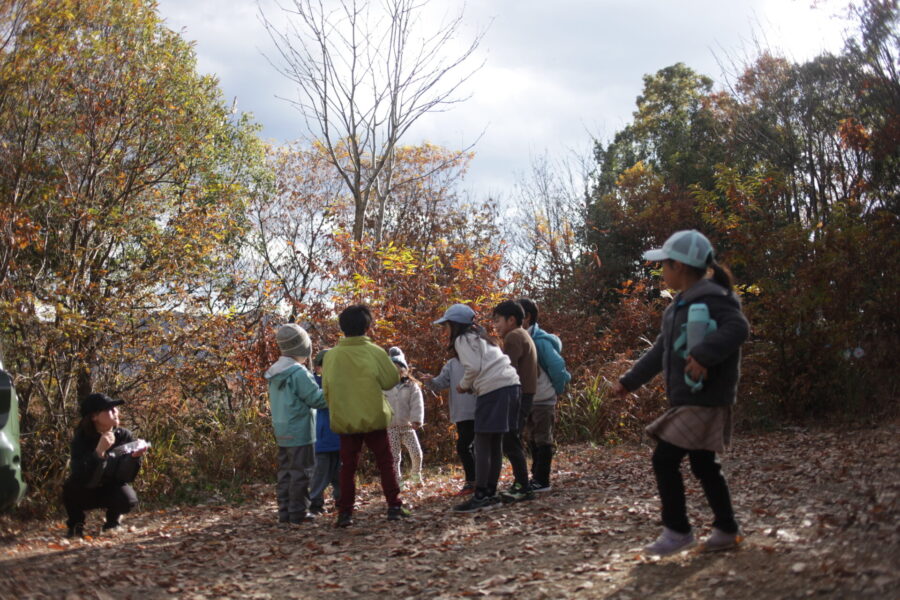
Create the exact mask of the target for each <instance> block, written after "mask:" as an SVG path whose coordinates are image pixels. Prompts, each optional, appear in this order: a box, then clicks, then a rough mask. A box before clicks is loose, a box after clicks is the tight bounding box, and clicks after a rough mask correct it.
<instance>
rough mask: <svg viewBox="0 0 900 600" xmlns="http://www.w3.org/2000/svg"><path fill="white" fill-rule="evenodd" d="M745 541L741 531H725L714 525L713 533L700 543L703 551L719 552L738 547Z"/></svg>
mask: <svg viewBox="0 0 900 600" xmlns="http://www.w3.org/2000/svg"><path fill="white" fill-rule="evenodd" d="M743 541H744V538H743V536H741V532H740V531H738V532H737V533H725V532H724V531H722V530H721V529H718V528H717V527H713V530H712V533H710V534H709V537H708V538H706V539H705V540H704V541H703V543H702V544H701V545H700V550H701V552H718V551H719V550H730V549H732V548H737V547H738V545H740V543H741V542H743Z"/></svg>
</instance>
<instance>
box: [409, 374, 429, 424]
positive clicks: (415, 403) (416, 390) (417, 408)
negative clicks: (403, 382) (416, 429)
mask: <svg viewBox="0 0 900 600" xmlns="http://www.w3.org/2000/svg"><path fill="white" fill-rule="evenodd" d="M410 383H412V382H410ZM409 420H410V422H412V423H424V422H425V401H424V400H423V399H422V388H420V387H419V386H418V384H415V383H413V384H412V386H410V390H409Z"/></svg>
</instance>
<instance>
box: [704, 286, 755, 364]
mask: <svg viewBox="0 0 900 600" xmlns="http://www.w3.org/2000/svg"><path fill="white" fill-rule="evenodd" d="M707 305H708V306H709V308H710V315H711V316H712V318H713V319H715V321H716V325H717V328H716V330H715V331H713V332H712V333H710V334H708V335H707V336H706V337H705V338H703V341H702V342H700V343H699V344H697V345H696V346H694V347H693V348H692V349H691V356H692V357H693V358H694V360H696V361H697V362H698V363H700V364H701V365H702V366H704V367H713V366H715V365H717V364H719V363H722V362H725V360H726V359H728V357H729V356H731V355H732V354H734V353H735V352H737V351H738V349H739V348H740V347H741V344H743V343H744V341H746V339H747V336H749V335H750V324H749V323H748V322H747V318H746V317H745V316H744V313H742V312H741V308H740V305H739V304H737V303H736V302H735V301H734V300H733V299H732V298H727V299H726V298H723V299H721V300H720V301H718V302H715V303H713V302H708V303H707Z"/></svg>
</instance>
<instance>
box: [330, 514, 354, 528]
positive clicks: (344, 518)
mask: <svg viewBox="0 0 900 600" xmlns="http://www.w3.org/2000/svg"><path fill="white" fill-rule="evenodd" d="M351 525H353V515H352V514H351V513H338V516H337V521H335V522H334V526H335V527H350V526H351Z"/></svg>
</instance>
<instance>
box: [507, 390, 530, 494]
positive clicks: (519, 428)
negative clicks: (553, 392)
mask: <svg viewBox="0 0 900 600" xmlns="http://www.w3.org/2000/svg"><path fill="white" fill-rule="evenodd" d="M533 400H534V394H522V395H521V396H520V399H519V405H518V406H517V407H516V408H517V409H518V410H517V414H516V416H515V418H514V419H513V421H514V422H511V423H510V427H509V431H508V432H506V433H504V434H503V454H504V455H505V456H506V458H507V459H509V464H510V465H512V469H513V475H514V476H515V478H516V483H518V484H520V485H522V486H526V487H527V486H528V459H526V458H525V446H524V445H523V444H522V433H523V431H524V429H525V421H526V420H527V419H528V414H529V413H530V412H531V403H532V401H533ZM513 426H515V431H513Z"/></svg>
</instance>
